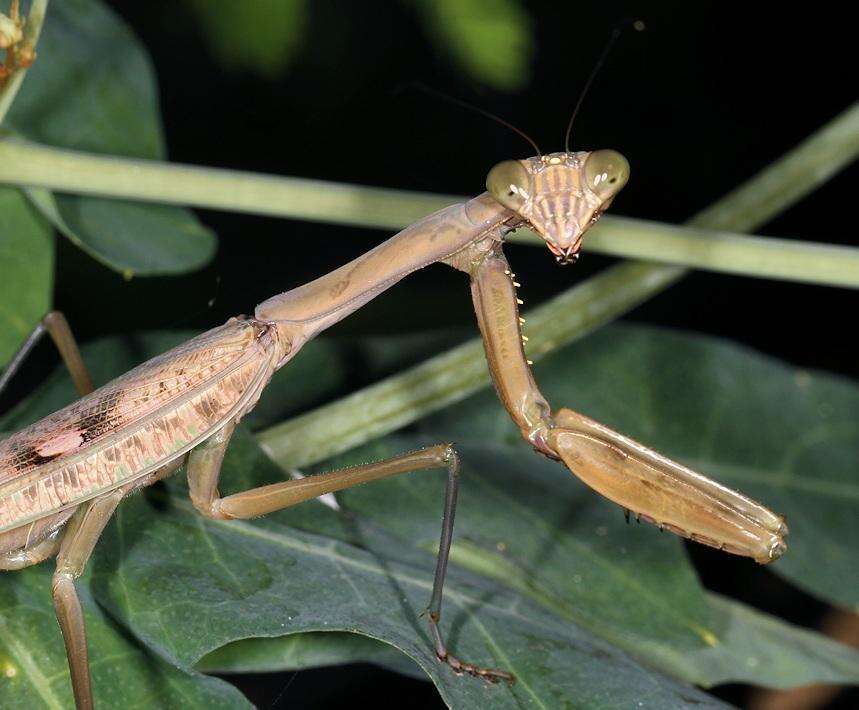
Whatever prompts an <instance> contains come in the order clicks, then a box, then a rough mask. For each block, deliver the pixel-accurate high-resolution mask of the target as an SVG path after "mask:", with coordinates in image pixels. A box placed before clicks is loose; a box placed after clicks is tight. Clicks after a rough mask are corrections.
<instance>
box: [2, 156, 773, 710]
mask: <svg viewBox="0 0 859 710" xmlns="http://www.w3.org/2000/svg"><path fill="white" fill-rule="evenodd" d="M628 177H629V165H628V163H627V161H626V159H625V158H624V157H623V156H621V155H620V154H619V153H617V152H615V151H611V150H597V151H593V152H585V151H581V152H563V153H552V154H548V155H538V156H536V157H532V158H529V159H525V160H508V161H504V162H502V163H499V164H498V165H496V166H495V167H494V168H493V169H492V170H491V171H490V172H489V175H488V177H487V189H488V192H485V193H483V194H481V195H479V196H478V197H475V198H474V199H472V200H469V201H468V202H465V203H462V204H456V205H452V206H450V207H447V208H445V209H443V210H440V211H439V212H436V213H434V214H432V215H430V216H428V217H426V218H424V219H422V220H420V221H419V222H417V223H415V224H413V225H411V226H410V227H408V228H406V229H404V230H403V231H401V232H400V233H399V234H397V235H396V236H394V237H392V238H390V239H389V240H388V241H386V242H384V243H382V244H380V245H379V246H377V247H376V248H375V249H373V250H371V251H369V252H367V253H366V254H364V255H363V256H361V257H359V258H357V259H355V260H354V261H352V262H350V263H348V264H346V265H344V266H342V267H340V268H339V269H336V270H335V271H333V272H331V273H329V274H327V275H326V276H322V277H321V278H318V279H316V280H315V281H312V282H310V283H308V284H306V285H304V286H301V287H299V288H296V289H294V290H292V291H288V292H286V293H283V294H280V295H278V296H274V297H273V298H270V299H268V300H267V301H265V302H263V303H262V304H260V305H259V306H257V308H256V311H255V315H254V316H253V317H239V318H232V319H230V320H229V321H228V322H227V323H226V324H224V325H222V326H220V327H217V328H215V329H213V330H210V331H208V332H207V333H204V334H202V335H200V336H198V337H197V338H194V339H193V340H191V341H189V342H187V343H185V344H184V345H181V346H179V347H177V348H175V349H174V350H171V351H170V352H167V353H165V354H163V355H161V356H159V357H156V358H154V359H153V360H150V361H148V362H146V363H144V364H142V365H140V366H139V367H137V368H135V369H134V370H132V371H130V372H129V373H127V374H125V375H124V376H122V377H120V378H118V379H117V380H114V381H113V382H111V383H110V384H108V385H105V386H104V387H102V388H100V389H98V390H95V391H94V392H93V391H90V390H91V385H90V384H89V377H88V375H87V373H86V368H85V366H84V364H83V362H82V361H81V359H80V356H79V355H78V352H77V348H76V346H75V345H74V340H73V338H72V336H71V332H70V330H69V328H68V325H67V324H66V322H65V319H64V318H62V317H61V316H59V315H58V314H49V315H48V316H47V317H46V318H45V319H44V320H43V322H42V324H40V326H39V327H38V328H37V329H36V331H34V334H33V335H32V336H31V337H30V338H29V339H28V341H27V342H26V343H25V345H24V346H22V349H21V351H20V357H16V359H15V360H14V361H13V365H12V366H10V367H9V368H7V371H6V373H4V378H3V381H4V382H5V380H6V379H7V378H8V376H9V375H10V374H11V372H12V371H14V369H15V365H16V364H17V363H20V360H21V359H22V358H23V356H24V355H25V354H26V352H27V350H28V349H29V347H30V346H31V345H32V343H33V342H34V341H35V340H36V339H37V338H38V337H39V335H40V334H41V333H42V332H48V333H49V334H50V335H51V336H52V337H53V339H54V341H55V342H56V343H57V345H58V346H59V348H60V352H61V353H62V355H63V359H64V360H65V362H66V364H67V365H68V367H69V369H70V370H71V372H72V375H73V378H74V380H75V383H76V385H77V387H78V389H79V390H80V392H81V394H82V395H85V396H84V397H83V398H82V399H80V400H78V401H77V402H75V403H73V404H71V405H70V406H68V407H66V408H65V409H62V410H60V411H59V412H57V413H55V414H53V415H51V416H49V417H46V418H45V419H43V420H41V421H39V422H37V423H35V424H33V425H31V426H30V427H28V428H26V429H24V430H23V431H20V432H18V433H17V434H15V435H13V436H12V437H10V438H8V439H6V440H5V441H3V442H2V443H0V568H2V569H8V570H12V569H19V568H22V567H26V566H28V565H32V564H36V563H38V562H41V561H43V560H45V559H47V558H48V557H52V556H56V557H57V569H56V573H55V574H54V578H53V599H54V605H55V607H56V612H57V618H58V619H59V622H60V627H61V629H62V633H63V637H64V640H65V644H66V650H67V655H68V661H69V667H70V670H71V679H72V685H73V689H74V695H75V700H76V703H77V706H78V708H90V707H92V706H93V697H92V691H91V687H90V674H89V661H88V653H87V643H86V632H85V628H84V617H83V613H82V610H81V606H80V602H79V600H78V596H77V592H76V589H75V584H74V580H75V578H77V577H78V576H79V575H80V574H81V573H82V572H83V569H84V567H85V565H86V563H87V560H88V558H89V557H90V554H91V553H92V550H93V548H94V546H95V544H96V542H97V540H98V538H99V536H100V534H101V532H102V530H103V529H104V527H105V525H106V524H107V522H108V520H109V519H110V517H111V515H112V514H113V512H114V510H115V509H116V506H117V505H118V504H119V503H120V501H121V500H122V499H123V498H124V497H125V496H126V495H128V494H129V493H130V492H131V491H133V490H135V489H137V488H140V487H143V486H147V485H150V484H151V483H153V482H154V481H156V480H158V479H160V478H163V477H164V476H166V475H168V474H170V473H172V472H174V471H176V470H177V469H178V468H179V467H180V466H181V465H182V464H183V463H187V471H188V480H189V486H190V493H191V500H192V502H193V504H194V506H195V507H196V508H197V510H199V511H200V512H201V513H202V514H203V515H205V516H208V517H211V518H218V519H233V518H253V517H256V516H260V515H264V514H266V513H269V512H272V511H275V510H279V509H282V508H285V507H288V506H291V505H294V504H296V503H299V502H302V501H305V500H309V499H312V498H316V497H318V496H320V495H323V494H325V493H330V492H332V491H337V490H341V489H343V488H348V487H350V486H354V485H357V484H361V483H367V482H370V481H375V480H379V479H382V478H386V477H389V476H394V475H397V474H400V473H405V472H407V471H415V470H423V469H432V468H442V469H446V470H447V472H448V479H447V488H446V494H445V506H444V519H443V523H442V532H441V543H440V547H439V555H438V561H437V566H436V571H435V580H434V585H433V591H432V596H431V599H430V603H429V606H428V609H427V619H428V623H429V627H430V632H431V637H432V639H433V643H434V645H435V651H436V655H437V656H438V658H439V660H440V661H443V662H445V663H447V664H448V665H449V666H450V667H451V668H452V670H453V671H454V672H457V673H468V674H471V675H474V676H480V677H483V678H485V679H487V680H490V681H497V680H506V681H509V682H512V681H513V680H514V678H513V677H512V675H510V674H509V673H507V672H505V671H503V670H496V669H492V668H483V667H480V666H478V665H474V664H471V663H467V662H464V661H461V660H459V659H458V658H456V657H455V656H454V655H453V654H452V653H451V652H450V651H449V650H448V649H447V646H446V644H445V642H444V639H443V636H442V634H441V631H440V628H439V621H440V615H441V603H442V590H443V584H444V577H445V569H446V566H447V560H448V553H449V549H450V544H451V539H452V534H453V522H454V510H455V507H456V497H457V477H458V466H459V457H458V455H457V453H456V450H455V449H454V447H453V446H452V445H451V444H440V445H438V446H433V447H429V448H427V449H424V450H421V451H415V452H411V453H407V454H403V455H401V456H397V457H394V458H392V459H389V460H386V461H380V462H377V463H372V464H368V465H364V466H358V467H354V468H349V469H344V470H339V471H333V472H330V473H326V474H320V475H316V476H311V477H308V478H304V479H300V480H288V481H284V482H281V483H276V484H273V485H269V486H263V487H261V488H256V489H252V490H249V491H245V492H242V493H237V494H234V495H229V496H225V497H221V496H220V495H219V493H218V488H217V485H218V477H219V473H220V467H221V462H222V460H223V456H224V453H225V451H226V448H227V446H228V444H229V441H230V436H231V434H232V432H233V429H234V426H235V424H236V422H237V421H238V420H239V419H241V417H242V416H243V415H244V414H245V413H247V412H248V411H249V410H250V409H251V408H253V406H254V405H255V404H256V402H257V400H258V398H259V396H260V394H261V392H262V390H263V388H264V387H265V385H266V384H267V383H268V381H269V379H270V378H271V376H272V374H273V373H274V371H275V370H277V369H279V368H280V367H283V366H284V365H285V364H286V363H287V362H289V360H290V359H291V358H292V357H294V356H295V355H296V353H297V352H298V351H299V350H300V349H301V347H302V346H303V345H304V343H306V342H307V341H308V340H310V339H311V338H312V337H314V336H315V335H317V334H318V333H320V332H321V331H323V330H325V329H326V328H328V327H329V326H331V325H333V324H334V323H336V322H338V321H340V320H341V319H343V318H345V317H346V316H347V315H349V314H350V313H352V312H353V311H355V310H357V309H358V308H360V307H361V306H362V305H364V304H365V303H367V302H368V301H369V300H371V299H372V298H374V297H376V296H377V295H379V294H380V293H381V292H382V291H384V290H385V289H387V288H389V287H390V286H392V285H393V284H395V283H396V282H398V281H399V280H401V279H402V278H404V277H405V276H407V275H408V274H409V273H411V272H413V271H416V270H418V269H421V268H423V267H425V266H428V265H429V264H432V263H436V262H443V263H446V264H448V265H450V266H452V267H454V268H456V269H459V270H461V271H464V272H466V273H467V274H468V275H469V276H470V278H471V291H472V297H473V301H474V308H475V311H476V313H477V319H478V323H479V326H480V331H481V334H482V336H483V341H484V344H485V349H486V356H487V360H488V363H489V369H490V371H491V374H492V378H493V380H494V383H495V387H496V389H497V391H498V394H499V396H500V398H501V401H502V403H503V405H504V407H505V408H506V409H507V411H508V412H509V414H510V416H511V417H512V418H513V420H514V422H515V423H516V425H517V426H518V427H519V429H520V431H521V433H522V436H523V438H524V439H525V440H526V442H528V443H529V444H531V445H532V446H533V447H534V448H535V449H536V451H537V452H539V453H541V454H543V455H544V456H547V457H549V458H551V459H555V460H558V461H561V462H563V463H564V464H566V465H567V466H568V467H569V469H570V470H571V471H572V472H573V473H574V474H576V475H577V476H579V477H580V478H581V479H582V480H584V482H585V483H587V484H588V485H589V486H591V487H592V488H594V489H595V490H596V491H598V492H599V493H601V494H602V495H604V496H606V497H607V498H609V499H611V500H613V501H614V502H616V503H618V504H619V505H621V506H623V507H624V508H626V509H627V510H628V511H629V510H631V511H633V512H634V513H635V514H637V515H638V516H640V517H641V518H644V519H645V520H648V521H651V522H654V523H656V524H657V525H659V526H660V527H663V528H666V529H669V530H671V531H673V532H676V533H678V534H680V535H683V536H685V537H688V538H691V539H693V540H697V541H699V542H703V543H705V544H708V545H712V546H714V547H718V548H720V549H724V550H727V551H729V552H733V553H736V554H739V555H746V556H748V557H752V558H754V559H755V560H756V561H758V562H760V563H768V562H771V561H773V560H775V559H776V558H778V557H779V556H780V555H781V554H782V553H783V552H784V550H785V543H784V538H785V536H786V535H787V527H786V526H785V523H784V520H783V519H782V518H781V517H780V516H778V515H776V514H774V513H772V512H770V511H769V510H768V509H766V508H765V507H763V506H761V505H759V504H758V503H756V502H754V501H752V500H750V499H749V498H747V497H745V496H743V495H741V494H740V493H737V492H735V491H732V490H730V489H728V488H726V487H724V486H722V485H720V484H718V483H716V482H714V481H711V480H709V479H707V478H705V477H704V476H702V475H700V474H698V473H695V472H694V471H691V470H689V469H687V468H685V467H684V466H681V465H680V464H677V463H675V462H673V461H670V460H669V459H667V458H665V457H663V456H661V455H659V454H657V453H656V452H654V451H651V450H650V449H647V448H646V447H644V446H642V445H641V444H639V443H637V442H635V441H633V440H631V439H628V438H626V437H624V436H622V435H621V434H619V433H617V432H615V431H613V430H611V429H609V428H607V427H605V426H603V425H601V424H599V423H597V422H595V421H593V420H591V419H588V418H587V417H585V416H583V415H581V414H578V413H576V412H574V411H572V410H570V409H566V408H562V409H559V410H555V411H553V410H552V409H551V408H550V406H549V404H548V403H547V401H546V400H545V399H544V397H543V395H542V394H541V393H540V391H539V389H538V387H537V385H536V383H535V381H534V378H533V376H532V374H531V370H530V367H529V365H530V363H529V362H528V361H527V360H526V357H525V354H524V350H523V347H522V337H523V336H522V332H521V327H520V326H521V319H520V317H519V312H518V303H519V302H518V299H517V297H516V287H517V285H518V284H517V283H516V282H515V280H514V275H513V274H512V272H511V270H510V267H509V265H508V263H507V261H506V259H505V257H504V255H503V252H502V244H503V240H504V236H505V234H507V233H508V232H510V231H511V230H513V229H515V228H516V227H518V226H520V225H523V224H527V225H529V226H530V227H531V228H532V229H534V230H535V231H536V232H537V233H538V234H540V235H541V236H542V237H543V239H544V240H545V242H546V244H547V246H548V248H549V250H550V251H551V252H552V254H554V255H555V257H556V259H557V260H558V261H559V262H560V263H569V262H573V261H575V260H576V259H577V258H578V254H579V250H580V248H581V243H582V237H583V235H584V234H585V232H586V231H587V229H588V228H589V227H590V226H591V225H592V224H593V223H594V222H595V221H596V220H597V219H598V218H599V216H600V215H601V214H602V212H603V211H604V210H605V209H607V208H608V206H609V205H610V204H611V202H612V200H613V199H614V197H615V196H616V195H617V193H618V192H619V191H620V190H621V189H622V188H623V186H624V185H625V184H626V182H627V179H628ZM0 387H2V384H0Z"/></svg>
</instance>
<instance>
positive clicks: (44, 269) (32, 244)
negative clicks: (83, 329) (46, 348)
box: [0, 187, 54, 365]
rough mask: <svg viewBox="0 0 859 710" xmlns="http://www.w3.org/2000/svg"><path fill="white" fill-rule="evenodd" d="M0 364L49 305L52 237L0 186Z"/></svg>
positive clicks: (15, 196)
mask: <svg viewBox="0 0 859 710" xmlns="http://www.w3.org/2000/svg"><path fill="white" fill-rule="evenodd" d="M0 274H3V298H2V299H0V365H5V364H6V362H7V361H8V360H9V358H10V357H12V354H13V353H14V352H15V351H16V350H17V349H18V346H20V345H21V343H22V341H23V340H24V338H26V337H27V335H28V334H29V333H30V331H31V330H32V328H33V326H34V325H35V324H36V322H37V321H38V320H39V318H41V317H42V316H43V315H45V312H46V311H48V309H49V308H50V305H51V295H52V293H51V291H52V289H53V283H54V238H53V236H52V235H51V230H50V228H49V227H48V225H47V224H45V222H44V220H42V219H41V218H40V217H39V216H38V215H37V214H35V213H34V211H33V208H32V207H31V206H30V205H28V204H27V201H26V200H25V199H24V196H23V195H22V194H21V193H20V192H18V191H17V190H15V189H12V188H8V187H3V188H0Z"/></svg>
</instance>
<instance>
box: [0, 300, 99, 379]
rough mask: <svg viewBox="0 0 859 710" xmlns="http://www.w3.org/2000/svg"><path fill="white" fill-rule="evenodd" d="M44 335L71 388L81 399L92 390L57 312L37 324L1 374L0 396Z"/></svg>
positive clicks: (73, 342)
mask: <svg viewBox="0 0 859 710" xmlns="http://www.w3.org/2000/svg"><path fill="white" fill-rule="evenodd" d="M45 333H47V334H48V335H50V336H51V340H53V341H54V345H56V346H57V350H59V352H60V356H61V357H62V358H63V362H64V363H65V364H66V367H67V368H68V369H69V373H71V376H72V381H73V382H74V383H75V388H77V391H78V392H79V393H80V394H81V395H85V394H89V393H90V392H92V390H93V386H92V378H91V377H90V374H89V371H88V370H87V367H86V365H85V364H84V361H83V358H82V357H81V352H80V349H79V348H78V344H77V341H76V340H75V336H74V335H73V334H72V329H71V328H70V327H69V322H68V321H67V320H66V317H65V316H64V315H63V314H62V313H60V312H59V311H51V312H50V313H47V314H46V315H45V316H44V317H43V318H42V320H40V321H39V322H38V323H37V324H36V327H35V328H33V330H32V331H31V333H30V334H29V335H28V336H27V338H26V339H25V340H24V342H23V343H22V344H21V347H20V348H18V351H17V352H16V353H15V355H14V356H13V357H12V359H11V360H10V361H9V364H8V365H7V366H6V369H5V370H4V371H3V374H2V375H0V393H2V392H3V390H4V389H5V388H6V385H7V384H8V383H9V380H11V379H12V376H13V375H14V374H15V373H16V372H17V371H18V370H19V369H20V367H21V365H22V364H23V362H24V360H25V359H26V358H27V356H28V355H29V354H30V351H31V350H32V349H33V348H34V347H35V346H36V344H37V343H38V342H39V340H41V339H42V336H43V335H44V334H45Z"/></svg>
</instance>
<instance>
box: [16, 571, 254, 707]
mask: <svg viewBox="0 0 859 710" xmlns="http://www.w3.org/2000/svg"><path fill="white" fill-rule="evenodd" d="M52 566H53V565H51V564H50V563H48V564H43V565H40V566H39V567H31V568H29V569H25V570H21V571H19V572H13V573H9V572H5V573H3V577H2V578H0V705H2V706H3V707H4V708H51V709H52V710H63V709H64V708H71V707H73V706H74V701H73V699H72V690H71V684H70V681H69V674H68V671H67V666H66V653H65V649H64V647H63V641H62V637H61V636H60V633H59V627H58V626H57V620H56V618H55V617H54V610H53V605H52V603H51V574H52V569H51V568H52ZM78 589H79V590H80V596H81V602H82V603H83V605H84V608H85V610H86V622H87V636H88V637H89V647H90V649H92V651H91V653H90V658H91V659H92V661H93V662H92V665H91V669H92V675H93V684H94V687H95V692H96V703H97V707H104V708H118V707H124V708H134V707H140V708H177V707H183V708H248V709H249V708H251V707H252V705H251V704H250V703H249V702H248V701H247V700H246V699H245V698H244V696H242V694H241V693H240V692H239V691H238V690H236V689H235V688H234V687H233V686H231V685H230V684H229V683H225V682H224V681H222V680H218V679H217V678H210V677H208V676H204V675H202V674H199V673H193V672H188V671H187V670H180V669H177V668H174V667H173V666H171V665H170V664H168V663H165V662H164V661H162V660H159V659H158V658H156V657H154V656H152V655H151V654H148V653H147V652H146V650H145V649H144V648H141V646H140V645H139V644H137V643H136V642H135V641H134V639H132V638H130V637H129V636H128V635H127V633H125V632H123V630H122V629H120V628H119V627H118V626H117V625H116V623H115V622H113V621H111V620H110V619H109V618H108V617H107V615H106V614H105V613H104V612H103V611H102V610H101V609H100V608H99V607H98V605H97V604H95V603H94V602H93V601H92V598H91V597H90V594H89V591H88V589H87V586H86V585H85V584H80V585H78ZM99 659H102V660H99Z"/></svg>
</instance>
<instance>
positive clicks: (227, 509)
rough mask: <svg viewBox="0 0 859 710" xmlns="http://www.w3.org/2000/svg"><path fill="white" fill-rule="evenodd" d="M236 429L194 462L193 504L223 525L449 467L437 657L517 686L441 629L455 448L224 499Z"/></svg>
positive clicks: (434, 630) (437, 584)
mask: <svg viewBox="0 0 859 710" xmlns="http://www.w3.org/2000/svg"><path fill="white" fill-rule="evenodd" d="M234 426H235V425H234V424H233V423H232V422H231V423H230V424H228V425H227V426H226V427H224V428H223V429H222V430H221V431H220V432H218V433H217V434H215V435H214V436H212V437H211V438H210V439H209V440H208V441H206V442H205V443H204V444H202V445H200V446H199V447H197V448H196V449H194V450H193V451H192V452H191V454H190V456H189V458H188V483H189V487H190V494H191V501H192V502H193V504H194V507H196V508H197V510H199V511H200V512H201V513H202V514H203V515H205V516H206V517H208V518H215V519H221V520H231V519H235V518H243V519H246V518H256V517H259V516H261V515H265V514H266V513H272V512H274V511H276V510H282V509H283V508H288V507H290V506H293V505H296V504H298V503H303V502H304V501H307V500H311V499H313V498H318V497H319V496H321V495H324V494H326V493H333V492H334V491H340V490H343V489H344V488H351V487H353V486H357V485H360V484H362V483H369V482H371V481H379V480H382V479H384V478H389V477H391V476H396V475H399V474H401V473H408V472H409V471H422V470H428V469H438V468H446V469H447V485H446V487H445V496H444V497H445V501H444V516H443V518H442V528H441V540H440V541H439V551H438V558H437V561H436V568H435V575H434V578H433V587H432V596H431V597H430V602H429V606H428V608H427V611H426V613H427V619H428V623H429V630H430V635H431V636H432V640H433V645H434V647H435V652H436V656H437V657H438V658H439V660H441V661H443V662H445V663H447V664H448V665H449V666H450V667H451V668H452V669H453V670H454V671H455V672H456V673H468V674H470V675H474V676H478V677H481V678H485V679H486V680H488V681H491V682H495V681H497V680H505V681H508V682H513V681H514V677H513V675H512V674H510V673H507V672H506V671H502V670H498V669H494V668H481V667H480V666H477V665H474V664H472V663H467V662H465V661H462V660H460V659H459V658H457V657H456V656H454V655H453V654H451V653H450V652H449V651H448V649H447V645H446V644H445V642H444V638H443V637H442V635H441V631H440V629H439V621H440V619H441V604H442V595H443V591H444V578H445V573H446V572H447V563H448V559H449V556H450V546H451V542H452V540H453V523H454V516H455V512H456V499H457V494H458V490H459V469H460V460H459V455H458V454H457V452H456V450H455V449H454V448H453V446H452V445H451V444H437V445H435V446H430V447H427V448H425V449H420V450H418V451H412V452H409V453H405V454H401V455H399V456H395V457H393V458H390V459H385V460H383V461H376V462H374V463H369V464H364V465H362V466H353V467H350V468H345V469H340V470H336V471H330V472H328V473H321V474H317V475H315V476H307V477H306V478H302V479H299V480H292V481H282V482H280V483H273V484H271V485H268V486H260V487H259V488H252V489H250V490H247V491H243V492H241V493H235V494H233V495H229V496H225V497H221V496H220V495H219V493H218V478H219V476H220V470H221V463H222V462H223V459H224V454H225V453H226V450H227V446H228V444H229V441H230V437H231V435H232V433H233V429H234Z"/></svg>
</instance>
